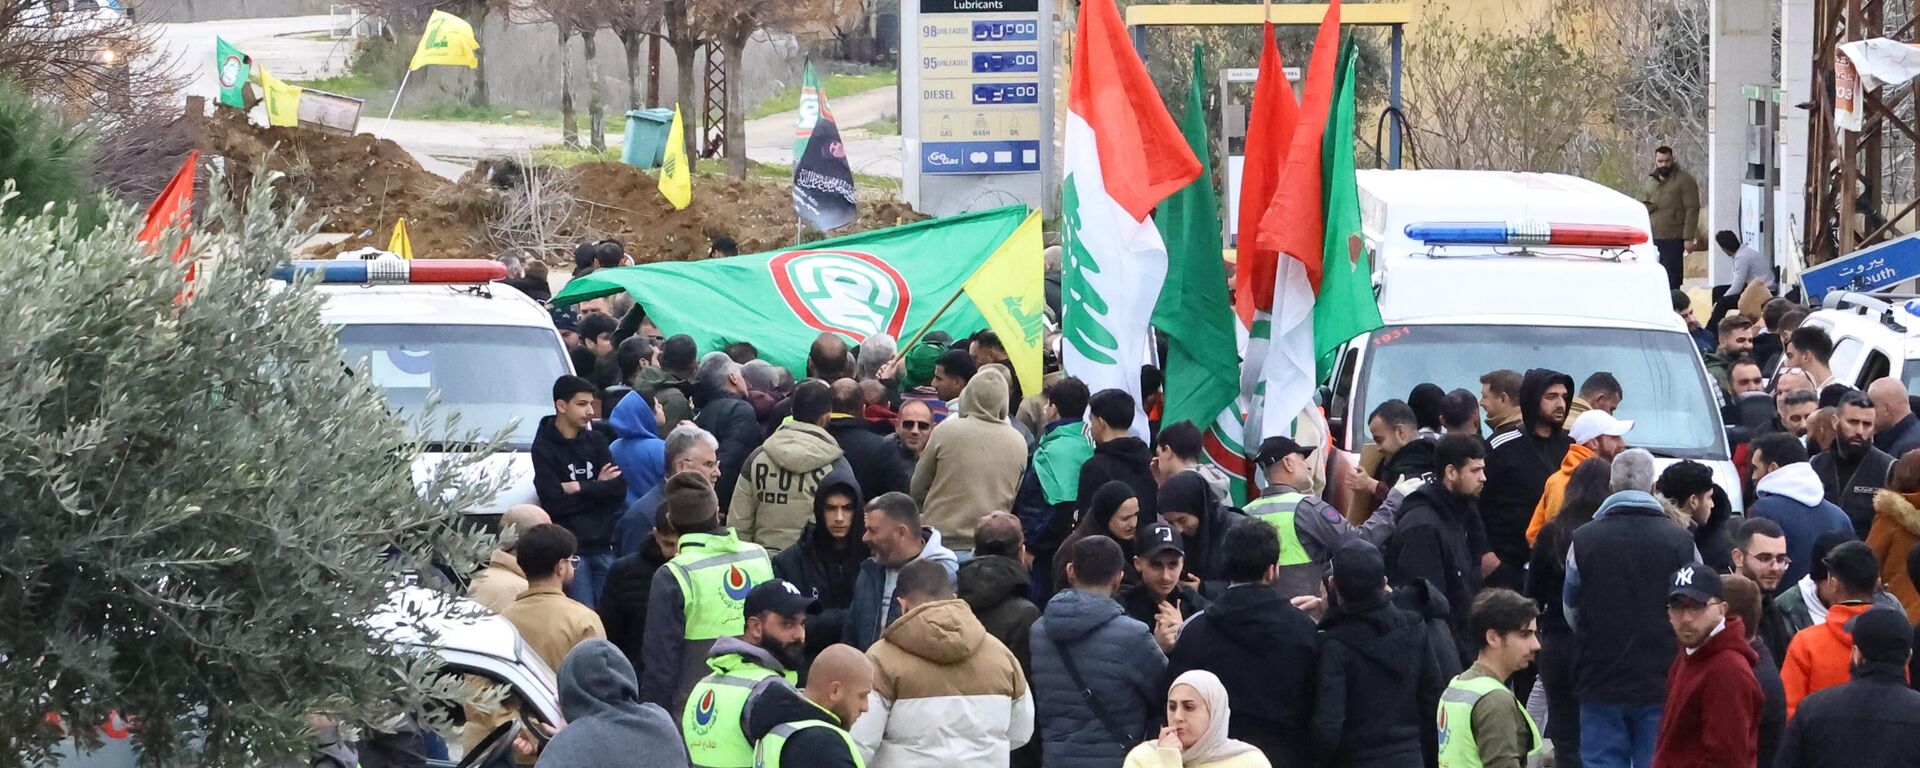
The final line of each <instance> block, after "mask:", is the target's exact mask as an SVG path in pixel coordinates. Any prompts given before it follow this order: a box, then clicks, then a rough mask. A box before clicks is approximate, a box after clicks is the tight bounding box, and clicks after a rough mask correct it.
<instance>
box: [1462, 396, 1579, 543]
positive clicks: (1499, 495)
mask: <svg viewBox="0 0 1920 768" xmlns="http://www.w3.org/2000/svg"><path fill="white" fill-rule="evenodd" d="M1553 384H1560V385H1563V386H1565V387H1566V388H1567V397H1568V398H1572V397H1573V392H1574V388H1573V377H1572V376H1568V375H1566V374H1564V373H1561V372H1559V371H1553V370H1548V369H1545V368H1535V369H1533V370H1530V371H1527V374H1526V376H1525V377H1524V378H1522V379H1521V380H1520V429H1518V430H1516V431H1513V432H1508V433H1502V434H1500V435H1497V436H1495V437H1494V440H1493V451H1492V452H1490V453H1488V454H1487V484H1486V487H1485V488H1484V489H1483V490H1481V492H1480V516H1481V519H1482V520H1484V521H1485V523H1486V526H1487V541H1488V544H1489V545H1490V546H1491V547H1492V548H1493V553H1494V554H1495V555H1498V556H1499V557H1500V562H1501V564H1502V565H1503V566H1505V568H1506V569H1511V570H1513V571H1514V572H1515V573H1518V572H1519V570H1520V569H1523V568H1525V567H1526V565H1527V551H1528V548H1527V523H1529V522H1531V521H1532V519H1533V508H1534V506H1535V505H1538V504H1539V503H1540V492H1541V491H1542V490H1544V489H1545V488H1546V485H1547V478H1548V477H1550V476H1552V475H1553V473H1555V472H1558V471H1560V461H1561V459H1563V458H1565V457H1566V455H1567V448H1568V447H1569V446H1572V445H1573V438H1570V437H1567V431H1566V430H1565V429H1563V428H1562V427H1561V425H1560V423H1559V422H1558V420H1555V419H1549V418H1546V417H1545V416H1543V415H1542V414H1541V413H1540V396H1541V395H1543V394H1546V391H1547V388H1548V387H1549V386H1551V385H1553ZM1543 424H1547V425H1550V426H1551V427H1552V428H1553V432H1552V434H1550V435H1548V436H1547V437H1541V436H1540V435H1539V434H1538V433H1536V432H1534V427H1536V426H1540V425H1543Z"/></svg>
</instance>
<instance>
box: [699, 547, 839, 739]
mask: <svg viewBox="0 0 1920 768" xmlns="http://www.w3.org/2000/svg"><path fill="white" fill-rule="evenodd" d="M744 610H745V615H746V626H745V628H744V629H743V630H742V631H741V633H740V636H739V637H723V638H721V639H720V640H719V641H718V642H715V643H714V644H713V650H711V651H709V652H708V653H707V668H709V669H711V670H713V672H712V673H711V674H709V675H707V676H706V677H704V678H701V679H700V682H699V683H696V684H695V685H694V686H693V690H692V691H691V692H689V693H688V694H687V705H686V708H685V709H684V710H683V711H682V712H681V715H680V734H681V736H682V737H683V738H684V739H685V740H686V742H687V757H688V759H690V760H691V761H692V764H693V766H694V768H750V766H752V765H753V743H752V742H750V741H748V740H747V734H746V713H747V699H749V698H751V697H752V696H753V694H754V692H755V691H758V690H761V689H764V688H768V687H788V686H791V685H792V684H793V683H794V682H796V681H797V680H798V678H797V677H796V676H795V674H794V670H796V669H798V668H799V666H800V664H801V663H802V661H803V658H802V657H803V654H804V653H805V649H806V643H807V617H808V616H810V615H813V614H818V613H819V612H820V600H819V599H818V598H815V597H813V596H812V595H803V594H800V589H799V588H798V587H795V586H794V585H793V584H791V583H789V582H787V581H783V580H781V579H773V580H771V581H768V582H766V583H764V584H761V585H760V586H757V587H754V588H753V591H752V592H749V593H747V602H746V608H745V609H744Z"/></svg>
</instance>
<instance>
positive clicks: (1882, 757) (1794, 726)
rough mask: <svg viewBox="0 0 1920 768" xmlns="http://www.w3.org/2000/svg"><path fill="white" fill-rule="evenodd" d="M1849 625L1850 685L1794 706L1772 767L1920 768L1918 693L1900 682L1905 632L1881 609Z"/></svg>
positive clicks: (1907, 651)
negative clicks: (1917, 767) (1851, 659)
mask: <svg viewBox="0 0 1920 768" xmlns="http://www.w3.org/2000/svg"><path fill="white" fill-rule="evenodd" d="M1851 626H1852V630H1853V651H1852V656H1853V681H1852V682H1850V683H1847V684H1846V685H1842V686H1838V687H1835V688H1828V689H1827V690H1824V691H1820V692H1818V693H1815V694H1813V695H1811V696H1808V697H1807V698H1806V700H1805V701H1803V702H1801V703H1800V709H1799V712H1798V713H1797V714H1795V715H1794V717H1793V719H1792V720H1791V721H1789V722H1788V723H1787V733H1786V736H1784V737H1783V738H1782V739H1781V740H1780V758H1779V760H1778V761H1777V762H1776V763H1775V765H1777V766H1780V768H1829V767H1831V768H1865V766H1874V768H1893V767H1895V766H1920V693H1917V692H1915V691H1913V690H1910V689H1908V688H1907V685H1906V667H1907V660H1908V658H1909V657H1911V656H1912V650H1913V648H1912V645H1911V636H1910V633H1911V632H1912V629H1911V628H1909V627H1908V626H1907V622H1906V620H1905V619H1903V618H1901V616H1900V613H1899V612H1898V611H1894V610H1890V609H1886V608H1876V609H1874V610H1871V611H1867V612H1866V613H1863V614H1860V615H1859V616H1858V617H1856V618H1854V620H1853V622H1852V624H1851Z"/></svg>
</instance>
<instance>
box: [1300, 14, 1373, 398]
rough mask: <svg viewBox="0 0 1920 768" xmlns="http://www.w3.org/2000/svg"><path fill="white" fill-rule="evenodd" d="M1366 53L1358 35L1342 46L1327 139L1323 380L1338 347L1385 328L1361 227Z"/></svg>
mask: <svg viewBox="0 0 1920 768" xmlns="http://www.w3.org/2000/svg"><path fill="white" fill-rule="evenodd" d="M1359 62H1360V57H1359V51H1358V49H1357V47H1356V46H1355V45H1354V41H1353V37H1352V36H1348V37H1347V38H1346V41H1345V42H1344V43H1343V44H1342V45H1341V46H1340V68H1339V69H1338V70H1336V72H1337V74H1336V75H1335V77H1336V78H1338V82H1339V90H1337V91H1335V92H1334V96H1333V110H1332V111H1331V112H1330V113H1329V114H1328V116H1327V133H1326V139H1325V140H1324V141H1323V142H1322V144H1321V164H1320V167H1321V169H1322V176H1321V180H1322V184H1323V189H1324V198H1323V199H1324V200H1325V201H1326V202H1325V206H1326V208H1325V210H1326V243H1325V245H1323V246H1322V247H1321V251H1320V253H1321V262H1320V295H1319V297H1318V299H1317V300H1315V301H1314V303H1313V354H1314V358H1315V359H1316V361H1317V364H1316V365H1315V373H1316V380H1317V381H1325V380H1326V378H1327V374H1328V373H1330V372H1331V371H1332V370H1333V355H1334V351H1335V350H1337V349H1339V348H1340V345H1341V344H1345V343H1346V342H1347V340H1348V339H1351V338H1353V337H1355V336H1358V335H1360V334H1362V333H1366V332H1368V331H1371V330H1374V329H1376V328H1379V327H1380V326H1381V325H1383V324H1384V323H1383V322H1382V321H1381V319H1380V303H1379V301H1378V300H1377V299H1375V298H1374V295H1373V254H1371V253H1369V252H1368V251H1367V240H1366V237H1365V236H1364V235H1362V234H1361V232H1360V185H1359V179H1358V178H1357V177H1356V176H1355V175H1354V173H1355V169H1354V161H1353V143H1354V136H1353V129H1354V106H1353V98H1354V95H1353V71H1354V69H1355V68H1357V67H1358V66H1359Z"/></svg>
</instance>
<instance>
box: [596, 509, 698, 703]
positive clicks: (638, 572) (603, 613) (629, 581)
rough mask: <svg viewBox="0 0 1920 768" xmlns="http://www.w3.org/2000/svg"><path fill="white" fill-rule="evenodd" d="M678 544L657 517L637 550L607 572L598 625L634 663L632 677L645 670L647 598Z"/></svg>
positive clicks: (663, 520) (663, 518)
mask: <svg viewBox="0 0 1920 768" xmlns="http://www.w3.org/2000/svg"><path fill="white" fill-rule="evenodd" d="M679 543H680V534H678V533H675V532H674V530H673V525H672V524H671V523H668V522H667V516H666V515H660V516H658V517H656V518H654V521H653V529H652V531H651V532H650V533H649V534H648V535H647V536H645V537H642V538H641V539H640V547H639V550H638V551H636V552H634V553H633V554H630V555H627V556H625V557H622V558H620V559H618V560H615V561H613V568H611V569H609V570H608V571H607V586H606V589H605V591H604V592H603V593H602V594H601V596H600V608H599V611H600V623H601V625H603V626H605V627H606V630H607V640H608V641H609V642H612V643H613V645H614V647H616V648H619V649H620V652H621V653H623V654H626V656H627V661H630V662H633V669H634V673H635V674H639V672H640V670H641V669H643V668H644V667H643V666H642V663H641V661H642V660H641V655H640V649H641V648H642V647H643V646H645V645H646V633H647V596H648V595H651V594H652V593H653V577H654V575H655V574H656V573H658V572H659V570H660V566H663V565H666V564H667V561H668V560H672V559H673V556H674V555H675V554H676V553H678V552H679V551H680V547H679Z"/></svg>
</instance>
